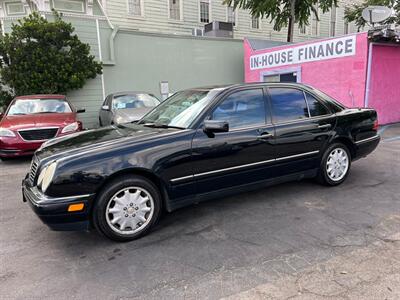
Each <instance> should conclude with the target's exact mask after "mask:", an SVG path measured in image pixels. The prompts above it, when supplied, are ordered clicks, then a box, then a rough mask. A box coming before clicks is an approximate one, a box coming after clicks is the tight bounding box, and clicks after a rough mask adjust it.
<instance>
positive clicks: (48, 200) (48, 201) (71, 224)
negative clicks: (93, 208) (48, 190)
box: [22, 179, 94, 231]
mask: <svg viewBox="0 0 400 300" xmlns="http://www.w3.org/2000/svg"><path fill="white" fill-rule="evenodd" d="M22 196H23V201H24V202H28V203H29V204H30V206H31V207H32V209H33V211H34V212H35V213H36V215H37V216H38V217H39V218H40V219H41V220H42V222H43V223H45V224H46V225H47V226H49V227H50V228H51V229H52V230H57V231H68V230H88V229H89V227H90V218H89V215H90V205H91V203H92V200H93V198H94V195H79V196H74V197H60V198H54V197H48V196H46V195H44V194H43V193H42V192H40V191H39V190H38V189H37V188H36V187H30V186H28V184H27V182H26V179H24V180H23V181H22ZM77 203H83V204H84V209H83V210H82V211H79V212H68V207H69V206H70V205H71V204H77Z"/></svg>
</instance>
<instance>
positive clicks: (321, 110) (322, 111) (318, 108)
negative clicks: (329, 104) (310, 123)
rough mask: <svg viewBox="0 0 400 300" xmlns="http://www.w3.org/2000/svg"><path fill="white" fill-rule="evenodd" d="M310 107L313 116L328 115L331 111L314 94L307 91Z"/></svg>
mask: <svg viewBox="0 0 400 300" xmlns="http://www.w3.org/2000/svg"><path fill="white" fill-rule="evenodd" d="M306 98H307V103H308V108H309V110H310V114H311V117H316V116H323V115H328V114H329V111H328V109H327V108H326V107H325V105H323V104H322V103H321V102H320V101H319V100H318V99H316V98H315V97H314V96H313V95H311V94H309V93H306Z"/></svg>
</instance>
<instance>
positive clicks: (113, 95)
mask: <svg viewBox="0 0 400 300" xmlns="http://www.w3.org/2000/svg"><path fill="white" fill-rule="evenodd" d="M133 94H147V95H151V96H154V94H153V93H149V92H143V91H125V92H115V93H111V94H109V95H108V96H112V97H115V96H123V95H133Z"/></svg>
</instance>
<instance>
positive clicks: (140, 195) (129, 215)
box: [105, 186, 154, 235]
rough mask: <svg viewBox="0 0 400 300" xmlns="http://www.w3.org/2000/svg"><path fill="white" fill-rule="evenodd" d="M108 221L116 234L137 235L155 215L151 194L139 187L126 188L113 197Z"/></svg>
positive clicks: (110, 202)
mask: <svg viewBox="0 0 400 300" xmlns="http://www.w3.org/2000/svg"><path fill="white" fill-rule="evenodd" d="M105 214H106V221H107V224H108V226H109V227H110V228H111V229H112V230H113V231H115V232H117V233H119V234H123V235H129V234H134V233H137V232H139V231H141V230H143V229H144V228H146V227H147V225H148V224H149V222H150V221H151V219H152V217H153V214H154V201H153V198H152V197H151V195H150V193H149V192H148V191H146V190H145V189H143V188H141V187H137V186H132V187H126V188H123V189H121V190H119V191H118V192H117V193H115V194H114V196H113V197H111V199H110V201H109V202H108V204H107V207H106V212H105Z"/></svg>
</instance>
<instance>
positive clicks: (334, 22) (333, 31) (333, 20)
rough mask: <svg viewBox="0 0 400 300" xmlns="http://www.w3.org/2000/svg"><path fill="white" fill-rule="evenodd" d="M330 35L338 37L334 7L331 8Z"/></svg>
mask: <svg viewBox="0 0 400 300" xmlns="http://www.w3.org/2000/svg"><path fill="white" fill-rule="evenodd" d="M330 35H331V36H335V35H336V6H334V5H333V6H332V8H331V29H330Z"/></svg>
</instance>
